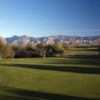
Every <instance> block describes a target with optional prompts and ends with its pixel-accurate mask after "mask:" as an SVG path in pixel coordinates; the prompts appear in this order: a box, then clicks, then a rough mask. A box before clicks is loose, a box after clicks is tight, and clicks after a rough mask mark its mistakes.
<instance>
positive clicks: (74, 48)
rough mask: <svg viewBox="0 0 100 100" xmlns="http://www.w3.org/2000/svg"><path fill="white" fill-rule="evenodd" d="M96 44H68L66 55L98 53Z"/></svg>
mask: <svg viewBox="0 0 100 100" xmlns="http://www.w3.org/2000/svg"><path fill="white" fill-rule="evenodd" d="M98 47H99V46H97V45H70V46H69V48H70V50H69V52H67V53H66V55H98V54H99V52H98Z"/></svg>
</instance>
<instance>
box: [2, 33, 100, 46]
mask: <svg viewBox="0 0 100 100" xmlns="http://www.w3.org/2000/svg"><path fill="white" fill-rule="evenodd" d="M0 40H2V41H3V42H4V43H7V44H11V45H18V44H21V45H27V44H33V45H36V44H38V43H41V42H44V43H45V44H50V43H56V42H62V43H68V44H69V45H77V44H80V45H81V44H93V45H96V44H98V43H99V41H100V36H85V37H79V36H66V35H57V36H49V37H39V38H35V37H29V36H26V35H23V36H16V35H14V36H13V37H9V38H3V37H0Z"/></svg>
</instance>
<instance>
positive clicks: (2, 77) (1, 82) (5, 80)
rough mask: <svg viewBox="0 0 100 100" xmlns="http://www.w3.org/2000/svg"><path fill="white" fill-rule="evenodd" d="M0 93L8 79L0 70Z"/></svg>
mask: <svg viewBox="0 0 100 100" xmlns="http://www.w3.org/2000/svg"><path fill="white" fill-rule="evenodd" d="M0 78H1V80H0V91H1V90H2V89H3V88H4V87H5V86H6V85H7V84H8V82H9V80H10V78H9V75H7V74H6V73H5V72H4V71H3V70H0Z"/></svg>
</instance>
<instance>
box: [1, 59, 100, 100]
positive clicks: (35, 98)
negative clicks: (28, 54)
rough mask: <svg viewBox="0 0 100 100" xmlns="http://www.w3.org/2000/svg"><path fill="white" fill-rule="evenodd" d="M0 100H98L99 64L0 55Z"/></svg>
mask: <svg viewBox="0 0 100 100" xmlns="http://www.w3.org/2000/svg"><path fill="white" fill-rule="evenodd" d="M0 100H100V63H97V62H92V61H86V60H82V59H81V60H80V59H72V58H46V59H45V62H44V59H43V58H29V59H2V58H1V59H0Z"/></svg>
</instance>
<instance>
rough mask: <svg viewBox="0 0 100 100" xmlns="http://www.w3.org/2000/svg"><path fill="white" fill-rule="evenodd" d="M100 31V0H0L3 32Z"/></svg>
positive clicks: (86, 33)
mask: <svg viewBox="0 0 100 100" xmlns="http://www.w3.org/2000/svg"><path fill="white" fill-rule="evenodd" d="M13 35H18V36H22V35H27V36H32V37H43V36H51V35H68V36H98V35H100V0H0V36H2V37H4V38H5V37H11V36H13Z"/></svg>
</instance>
